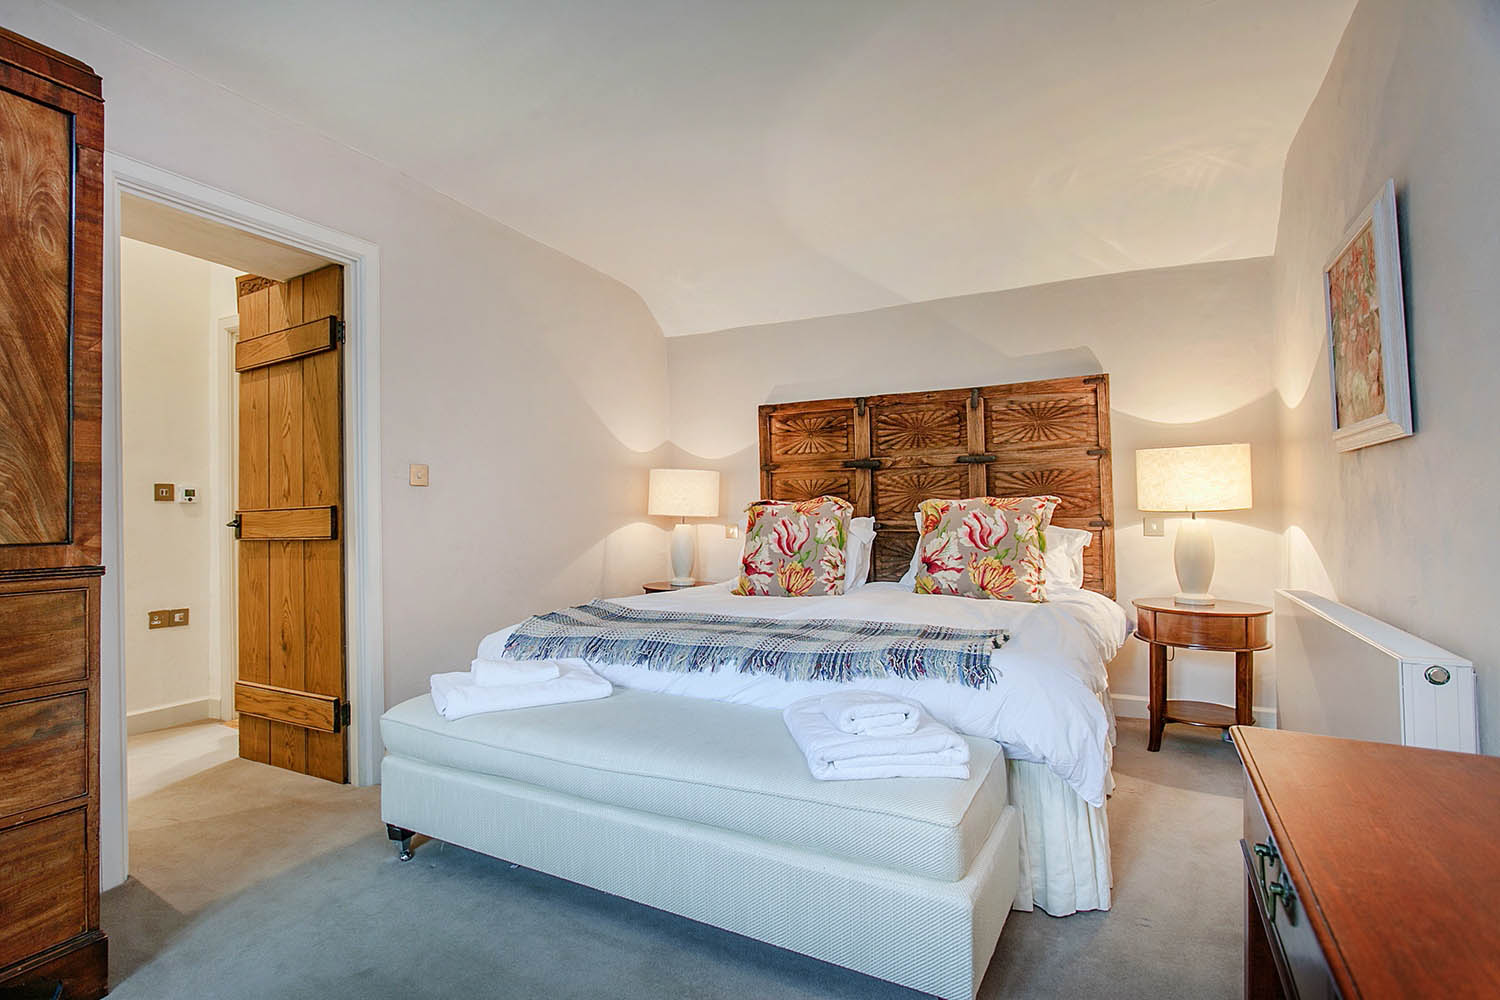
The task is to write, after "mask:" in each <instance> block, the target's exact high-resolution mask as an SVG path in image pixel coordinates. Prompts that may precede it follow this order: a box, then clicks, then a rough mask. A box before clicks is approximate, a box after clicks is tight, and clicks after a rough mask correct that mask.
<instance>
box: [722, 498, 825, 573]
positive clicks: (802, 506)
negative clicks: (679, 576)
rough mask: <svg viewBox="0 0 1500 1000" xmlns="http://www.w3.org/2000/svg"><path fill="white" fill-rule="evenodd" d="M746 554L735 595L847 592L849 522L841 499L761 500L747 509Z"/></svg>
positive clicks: (742, 558) (741, 561) (741, 560)
mask: <svg viewBox="0 0 1500 1000" xmlns="http://www.w3.org/2000/svg"><path fill="white" fill-rule="evenodd" d="M745 511H746V514H747V515H748V517H747V518H746V521H745V550H744V555H742V556H741V557H740V582H739V585H738V586H736V587H735V588H734V590H733V593H735V594H740V595H742V596H749V597H821V596H823V595H826V594H842V593H843V592H844V563H845V558H846V556H847V550H848V544H849V518H850V515H851V514H853V513H854V507H853V505H851V504H850V503H849V501H847V500H843V499H841V498H839V497H833V496H822V497H813V498H812V499H811V500H802V501H800V502H798V503H789V502H787V501H784V500H757V501H755V502H754V503H752V504H751V505H750V506H749V507H746V508H745Z"/></svg>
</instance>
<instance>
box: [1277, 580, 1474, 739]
mask: <svg viewBox="0 0 1500 1000" xmlns="http://www.w3.org/2000/svg"><path fill="white" fill-rule="evenodd" d="M1275 641H1276V724H1277V726H1279V727H1280V728H1282V729H1297V730H1302V731H1304V732H1309V733H1325V734H1327V735H1329V736H1347V737H1349V738H1351V739H1358V740H1376V741H1378V742H1381V743H1404V744H1406V745H1407V746H1417V747H1432V748H1434V749H1437V750H1462V751H1466V752H1468V753H1477V752H1478V751H1479V725H1478V717H1477V715H1476V707H1475V704H1476V703H1475V697H1474V664H1473V663H1472V662H1470V661H1469V660H1466V659H1464V658H1463V657H1461V656H1455V655H1454V654H1452V653H1450V652H1448V651H1447V650H1446V649H1441V648H1439V647H1437V646H1434V645H1433V644H1432V643H1430V642H1428V641H1427V640H1425V639H1420V638H1418V637H1417V636H1414V635H1412V634H1411V633H1410V632H1403V631H1401V630H1400V629H1398V628H1396V627H1395V626H1393V625H1388V624H1386V623H1385V622H1383V621H1379V620H1378V619H1375V618H1371V617H1370V616H1369V615H1367V614H1363V613H1361V612H1359V611H1355V610H1354V609H1353V608H1350V607H1346V606H1345V605H1342V604H1339V603H1338V602H1337V601H1330V600H1328V599H1327V598H1326V597H1320V596H1318V595H1317V594H1314V593H1311V592H1309V591H1305V590H1278V591H1277V592H1276V636H1275Z"/></svg>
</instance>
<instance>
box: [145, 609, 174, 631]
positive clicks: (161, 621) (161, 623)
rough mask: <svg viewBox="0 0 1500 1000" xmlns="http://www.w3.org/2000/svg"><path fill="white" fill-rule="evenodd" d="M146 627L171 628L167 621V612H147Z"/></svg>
mask: <svg viewBox="0 0 1500 1000" xmlns="http://www.w3.org/2000/svg"><path fill="white" fill-rule="evenodd" d="M146 627H147V628H170V627H171V624H170V623H169V622H168V621H167V613H166V612H165V611H147V612H146Z"/></svg>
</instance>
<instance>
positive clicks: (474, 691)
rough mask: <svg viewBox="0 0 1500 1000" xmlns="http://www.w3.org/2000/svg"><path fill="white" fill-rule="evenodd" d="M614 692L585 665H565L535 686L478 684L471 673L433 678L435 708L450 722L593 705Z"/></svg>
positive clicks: (607, 683)
mask: <svg viewBox="0 0 1500 1000" xmlns="http://www.w3.org/2000/svg"><path fill="white" fill-rule="evenodd" d="M613 690H614V688H613V687H612V686H611V685H610V683H609V681H607V680H605V679H604V678H603V677H600V676H599V675H598V674H596V673H594V672H593V671H592V670H590V669H589V668H588V667H585V666H583V665H582V664H564V665H563V666H562V668H561V669H560V670H559V672H558V676H556V677H554V678H552V680H550V681H538V682H536V683H533V684H475V683H474V675H473V674H471V673H469V672H468V671H467V670H462V671H458V672H457V673H451V674H433V675H432V704H433V706H434V707H436V708H437V710H438V714H439V715H441V716H442V717H443V718H445V719H449V720H452V719H462V718H463V717H464V716H466V715H478V714H479V713H480V712H503V711H506V710H508V709H512V708H533V707H535V706H537V705H556V704H560V703H562V702H565V701H590V700H592V699H594V698H604V697H607V696H608V695H609V693H610V692H611V691H613Z"/></svg>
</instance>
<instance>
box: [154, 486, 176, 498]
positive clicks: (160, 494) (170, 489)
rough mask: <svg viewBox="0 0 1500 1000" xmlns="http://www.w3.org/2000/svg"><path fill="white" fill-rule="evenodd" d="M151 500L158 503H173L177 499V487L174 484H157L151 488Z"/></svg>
mask: <svg viewBox="0 0 1500 1000" xmlns="http://www.w3.org/2000/svg"><path fill="white" fill-rule="evenodd" d="M151 499H152V500H155V501H156V502H157V503H171V502H172V501H173V500H176V499H177V487H176V486H174V485H173V484H172V483H156V484H154V485H153V486H152V487H151Z"/></svg>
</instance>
